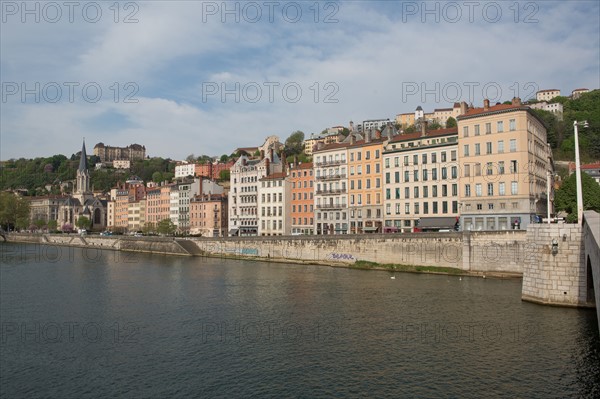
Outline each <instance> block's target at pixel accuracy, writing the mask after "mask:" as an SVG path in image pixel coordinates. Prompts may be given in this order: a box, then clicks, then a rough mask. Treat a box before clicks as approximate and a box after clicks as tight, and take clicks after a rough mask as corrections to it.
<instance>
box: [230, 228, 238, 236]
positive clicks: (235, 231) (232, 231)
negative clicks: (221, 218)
mask: <svg viewBox="0 0 600 399" xmlns="http://www.w3.org/2000/svg"><path fill="white" fill-rule="evenodd" d="M238 231H239V229H231V230H229V235H230V236H237V233H238Z"/></svg>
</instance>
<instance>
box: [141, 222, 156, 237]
mask: <svg viewBox="0 0 600 399" xmlns="http://www.w3.org/2000/svg"><path fill="white" fill-rule="evenodd" d="M154 231H155V228H154V223H152V222H148V223H145V224H144V226H143V227H142V233H144V234H146V235H148V234H150V233H153V232H154Z"/></svg>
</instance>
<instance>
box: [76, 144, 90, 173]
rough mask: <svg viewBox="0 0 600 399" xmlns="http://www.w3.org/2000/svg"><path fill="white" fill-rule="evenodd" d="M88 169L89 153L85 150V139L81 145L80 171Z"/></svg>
mask: <svg viewBox="0 0 600 399" xmlns="http://www.w3.org/2000/svg"><path fill="white" fill-rule="evenodd" d="M87 169H88V163H87V153H86V151H85V139H83V144H82V146H81V158H80V159H79V169H78V170H79V171H80V172H83V171H86V170H87Z"/></svg>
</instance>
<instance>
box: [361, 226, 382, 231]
mask: <svg viewBox="0 0 600 399" xmlns="http://www.w3.org/2000/svg"><path fill="white" fill-rule="evenodd" d="M378 229H379V227H377V226H375V227H363V231H368V232H373V231H377V230H378Z"/></svg>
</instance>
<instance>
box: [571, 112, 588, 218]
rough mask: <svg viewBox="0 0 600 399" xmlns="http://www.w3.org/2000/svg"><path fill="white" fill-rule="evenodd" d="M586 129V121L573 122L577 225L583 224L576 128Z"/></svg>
mask: <svg viewBox="0 0 600 399" xmlns="http://www.w3.org/2000/svg"><path fill="white" fill-rule="evenodd" d="M580 124H581V125H582V126H583V127H588V123H587V121H582V122H577V121H573V129H574V130H575V179H576V183H577V223H579V224H581V223H582V222H583V191H582V189H581V164H580V162H579V134H578V132H577V127H578V126H579V125H580Z"/></svg>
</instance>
